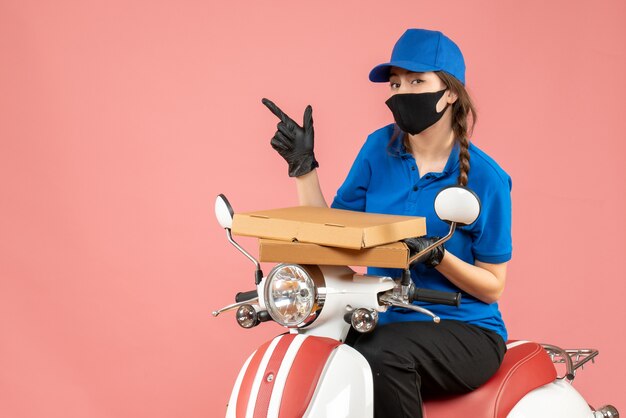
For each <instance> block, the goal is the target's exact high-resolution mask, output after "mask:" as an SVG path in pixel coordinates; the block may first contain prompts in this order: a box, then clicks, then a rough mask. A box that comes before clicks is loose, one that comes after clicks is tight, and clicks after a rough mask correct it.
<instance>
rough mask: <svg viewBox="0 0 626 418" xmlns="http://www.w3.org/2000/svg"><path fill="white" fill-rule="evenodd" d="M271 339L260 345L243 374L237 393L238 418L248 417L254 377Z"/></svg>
mask: <svg viewBox="0 0 626 418" xmlns="http://www.w3.org/2000/svg"><path fill="white" fill-rule="evenodd" d="M271 342H272V341H271V340H270V341H268V342H266V343H265V344H263V345H262V346H260V347H259V348H258V349H257V350H256V353H254V356H252V359H251V360H250V363H249V364H248V368H247V369H246V373H245V374H244V376H243V380H242V381H241V385H240V387H239V394H238V395H237V410H236V411H237V414H236V415H237V418H245V417H246V409H247V408H248V401H249V400H250V392H251V391H252V384H253V383H254V378H255V376H256V373H257V369H258V368H259V365H260V364H261V359H262V358H263V355H264V354H265V351H267V347H269V345H270V344H271Z"/></svg>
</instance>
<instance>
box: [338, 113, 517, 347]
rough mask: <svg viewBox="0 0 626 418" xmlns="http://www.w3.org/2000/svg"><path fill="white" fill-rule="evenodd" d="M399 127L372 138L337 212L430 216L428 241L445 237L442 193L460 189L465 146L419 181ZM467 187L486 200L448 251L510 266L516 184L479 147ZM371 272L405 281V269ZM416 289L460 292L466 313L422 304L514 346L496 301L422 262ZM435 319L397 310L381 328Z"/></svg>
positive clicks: (456, 148) (345, 185)
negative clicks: (439, 205)
mask: <svg viewBox="0 0 626 418" xmlns="http://www.w3.org/2000/svg"><path fill="white" fill-rule="evenodd" d="M392 134H393V124H391V125H388V126H385V127H383V128H381V129H379V130H377V131H375V132H373V133H372V134H370V135H369V136H368V138H367V140H366V141H365V144H364V145H363V147H362V148H361V150H360V152H359V154H358V155H357V157H356V160H355V161H354V163H353V165H352V168H351V169H350V172H349V173H348V176H347V178H346V180H345V181H344V183H343V184H342V185H341V187H340V188H339V190H338V191H337V195H336V196H335V199H334V200H333V203H332V205H331V207H333V208H337V209H347V210H355V211H364V212H373V213H386V214H393V215H410V216H423V217H425V218H426V231H427V235H428V236H444V235H446V234H447V232H448V229H449V226H448V224H446V223H445V222H443V221H441V220H440V219H439V218H438V217H437V215H436V214H435V209H434V200H435V196H436V194H437V192H438V191H439V190H441V189H442V188H444V187H446V186H451V185H456V184H457V182H458V175H459V146H458V144H456V145H455V146H454V148H453V149H452V151H451V153H450V156H449V157H448V161H447V163H446V166H445V168H444V169H443V171H442V172H441V173H428V174H425V175H424V176H421V177H420V175H419V168H418V167H417V165H416V163H415V159H414V158H413V155H412V154H410V153H408V152H406V149H405V147H404V145H403V143H402V139H401V137H400V138H398V139H397V140H396V141H395V142H394V143H393V144H389V141H390V139H391V136H392ZM469 154H470V171H469V175H468V184H467V187H469V188H470V189H471V190H473V191H474V192H475V193H476V195H477V196H478V197H479V199H480V202H481V212H480V215H479V217H478V219H477V220H476V221H475V222H474V223H473V224H471V225H469V226H463V227H458V228H457V230H456V232H455V234H454V235H453V236H452V238H451V239H450V240H449V241H447V242H446V243H445V248H446V251H448V252H450V253H452V254H454V255H455V256H457V257H458V258H460V259H461V260H463V261H465V262H467V263H469V264H474V261H475V260H479V261H483V262H486V263H494V264H497V263H504V262H506V261H508V260H510V259H511V253H512V245H511V178H510V177H509V175H508V174H507V173H506V172H505V171H504V170H503V169H502V168H500V166H499V165H498V164H497V163H496V162H495V161H494V160H493V159H491V158H490V157H489V156H488V155H487V154H485V153H484V152H483V151H481V150H480V149H479V148H478V147H476V146H475V145H474V144H470V146H469ZM368 273H369V274H375V275H381V276H390V277H394V278H395V277H400V275H401V270H400V269H387V268H373V267H369V268H368ZM411 277H412V279H413V281H414V282H415V285H416V286H417V287H423V288H428V289H435V290H442V291H450V292H461V293H462V294H463V297H462V301H461V307H460V308H456V307H450V306H445V305H439V304H429V303H421V302H420V303H416V304H419V305H421V306H423V307H425V308H427V309H430V310H431V311H433V312H434V313H435V314H437V315H438V316H440V317H441V318H442V319H453V320H458V321H464V322H468V323H471V324H474V325H477V326H480V327H483V328H487V329H490V330H493V331H495V332H497V333H498V334H500V335H501V336H502V338H503V339H504V341H506V340H507V331H506V327H505V326H504V321H503V320H502V316H501V314H500V311H499V309H498V304H497V303H492V304H487V303H484V302H482V301H480V300H478V299H476V298H475V297H473V296H471V295H469V294H467V293H465V292H463V291H461V290H460V289H459V288H458V287H456V286H455V285H454V284H453V283H451V282H450V281H449V280H448V279H446V278H445V277H444V276H443V275H442V274H441V273H439V272H438V271H437V270H436V269H433V268H428V267H425V266H424V265H421V264H418V265H417V266H416V267H414V268H413V269H412V270H411ZM425 320H430V318H429V317H426V316H425V315H423V314H420V313H417V312H413V311H408V310H405V309H397V308H392V309H389V310H388V311H387V312H386V313H383V314H381V316H380V321H379V323H380V324H385V323H389V322H397V321H425Z"/></svg>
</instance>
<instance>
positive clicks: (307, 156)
mask: <svg viewBox="0 0 626 418" xmlns="http://www.w3.org/2000/svg"><path fill="white" fill-rule="evenodd" d="M262 102H263V104H264V105H265V106H267V108H268V109H269V110H270V111H271V112H272V113H273V114H274V115H276V116H277V117H278V119H280V122H278V125H277V128H278V130H277V131H276V133H275V134H274V137H273V138H272V140H271V142H270V144H272V148H274V149H275V150H276V151H278V153H279V154H280V155H281V156H282V157H283V158H284V159H285V160H286V161H287V163H288V164H289V176H290V177H300V176H303V175H305V174H306V173H308V172H310V171H312V170H313V169H314V168H316V167H319V163H318V162H317V161H316V160H315V154H313V115H312V114H313V108H312V107H311V106H310V105H309V106H307V107H306V109H305V110H304V120H303V125H302V127H301V126H300V125H298V124H297V123H296V122H295V121H294V120H293V119H291V118H290V117H289V116H287V115H285V113H283V111H282V110H280V109H279V108H278V106H276V105H275V104H274V103H272V101H271V100H268V99H263V100H262Z"/></svg>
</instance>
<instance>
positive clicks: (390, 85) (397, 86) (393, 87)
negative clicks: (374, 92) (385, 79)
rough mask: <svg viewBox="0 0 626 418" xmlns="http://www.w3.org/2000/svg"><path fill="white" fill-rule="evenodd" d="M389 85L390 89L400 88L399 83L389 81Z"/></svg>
mask: <svg viewBox="0 0 626 418" xmlns="http://www.w3.org/2000/svg"><path fill="white" fill-rule="evenodd" d="M389 87H391V88H392V89H397V88H400V83H393V82H392V83H389Z"/></svg>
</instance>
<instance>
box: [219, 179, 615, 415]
mask: <svg viewBox="0 0 626 418" xmlns="http://www.w3.org/2000/svg"><path fill="white" fill-rule="evenodd" d="M435 211H436V213H437V216H438V217H439V218H440V219H442V220H444V221H446V222H448V223H449V225H450V230H449V232H448V234H447V235H446V236H445V237H443V238H441V239H440V240H438V241H437V242H435V243H434V244H433V245H432V246H430V247H428V248H426V249H424V251H422V252H420V253H418V254H415V255H413V256H412V257H411V260H410V261H414V260H416V259H417V258H419V257H420V256H421V255H422V254H423V253H425V252H427V251H430V250H431V249H432V248H434V247H435V246H438V245H441V244H443V243H444V242H445V241H447V240H448V239H449V238H450V237H451V236H452V234H453V233H454V231H455V228H456V226H457V225H469V224H471V223H472V222H474V220H475V219H476V218H477V217H478V214H479V212H480V202H479V201H478V198H477V197H476V195H475V194H474V193H472V192H471V191H469V190H468V189H466V188H463V187H448V188H445V189H443V190H442V191H441V192H440V193H439V194H438V195H437V197H436V199H435ZM215 213H216V217H217V219H218V221H219V223H220V225H221V226H222V227H223V228H224V229H225V230H226V235H227V238H228V240H229V241H230V243H231V244H233V245H234V246H235V247H236V248H237V249H238V250H239V251H240V252H241V253H243V254H244V255H245V256H246V257H247V258H249V259H250V260H251V261H252V262H254V263H255V265H256V271H255V284H256V289H255V290H253V291H250V292H242V293H238V294H237V296H236V297H235V300H236V303H234V304H232V305H229V306H226V307H224V308H221V309H219V310H217V311H214V312H213V315H214V316H218V315H219V314H221V313H222V312H225V311H230V310H236V314H235V317H236V320H237V323H238V324H239V325H240V326H241V327H243V328H252V327H255V326H257V325H259V324H260V323H262V322H266V321H275V322H277V323H278V324H280V325H282V326H284V327H286V328H287V331H288V332H287V333H285V334H282V335H279V336H277V337H276V338H274V339H272V340H271V341H268V342H266V343H265V344H263V345H261V346H260V347H259V348H258V349H257V350H256V351H255V352H254V353H252V355H251V356H250V357H249V358H248V359H247V360H246V362H245V363H244V365H243V367H242V368H241V371H240V372H239V374H238V376H237V379H236V381H235V385H234V387H233V390H232V393H231V395H230V400H229V402H228V407H227V411H226V417H227V418H253V417H254V418H257V417H277V418H278V417H279V418H300V417H312V418H317V417H331V418H335V417H337V418H338V417H342V418H343V417H358V418H367V417H372V416H373V383H372V372H371V369H370V366H369V364H368V363H367V361H366V360H365V358H364V357H363V356H362V355H361V354H360V353H359V352H357V351H356V350H355V349H353V348H352V347H350V346H349V345H347V344H344V343H343V342H344V341H345V338H346V336H347V334H348V331H349V330H350V327H352V328H354V330H356V331H358V332H361V333H366V332H371V331H372V330H374V329H375V327H376V324H377V321H378V315H379V313H381V312H385V311H386V310H387V309H388V308H389V307H390V306H397V307H402V308H405V309H412V310H415V311H418V312H420V313H422V314H424V315H427V316H429V317H430V318H431V319H432V320H433V321H434V322H436V323H438V322H439V321H440V319H439V317H437V316H436V315H435V314H433V313H432V312H431V311H429V310H427V309H424V308H423V307H420V306H417V305H414V304H412V302H413V301H425V302H430V303H444V304H449V305H456V306H458V305H459V303H460V302H461V294H460V293H449V292H440V291H433V290H430V289H420V288H416V287H415V286H414V285H413V282H412V281H411V278H410V272H409V271H408V270H405V272H404V274H403V277H402V278H400V279H397V280H394V279H392V278H390V277H379V276H372V275H361V274H357V273H355V272H354V271H353V270H352V269H351V268H349V267H348V266H329V265H323V264H320V265H298V264H288V263H283V264H278V265H277V266H275V267H274V268H273V269H272V271H271V272H270V273H269V274H268V275H267V276H264V275H263V273H262V271H261V266H260V263H259V262H258V261H257V260H256V259H255V258H254V257H253V256H251V255H250V254H249V253H248V252H247V251H246V250H244V249H243V248H242V247H241V246H239V245H238V244H237V243H236V242H235V241H234V240H233V238H232V234H231V228H232V221H233V216H234V211H233V209H232V206H231V205H230V203H229V202H228V200H227V199H226V198H225V197H224V196H223V195H219V196H218V197H217V199H216V203H215ZM320 262H321V263H323V260H320ZM597 355H598V351H597V350H593V349H562V348H559V347H557V346H554V345H548V344H538V343H535V342H531V341H509V342H508V343H507V352H506V354H505V357H504V360H503V363H502V365H501V367H500V369H499V370H498V372H496V374H495V375H494V376H493V377H492V378H491V379H490V380H489V381H488V382H487V383H485V384H484V385H483V386H481V387H480V388H478V389H476V390H475V391H473V392H470V393H468V394H465V395H461V396H455V397H449V398H443V399H436V400H426V401H425V402H424V406H423V408H424V416H425V417H427V418H452V417H470V416H471V417H472V418H487V417H489V418H505V417H506V418H544V417H545V418H548V417H550V418H618V417H619V413H618V411H617V409H616V408H615V407H613V406H611V405H606V406H603V407H601V408H598V409H593V408H592V407H591V406H589V405H588V403H587V402H586V401H585V400H584V399H583V397H582V396H581V395H580V394H579V393H578V392H577V391H576V389H574V387H573V386H572V381H573V380H574V378H575V375H576V371H577V370H578V369H579V368H581V367H582V366H583V365H584V364H587V363H588V362H590V361H591V362H593V360H594V358H595V357H596V356H597ZM555 364H564V366H565V374H564V375H563V376H558V375H557V368H556V367H555Z"/></svg>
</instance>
